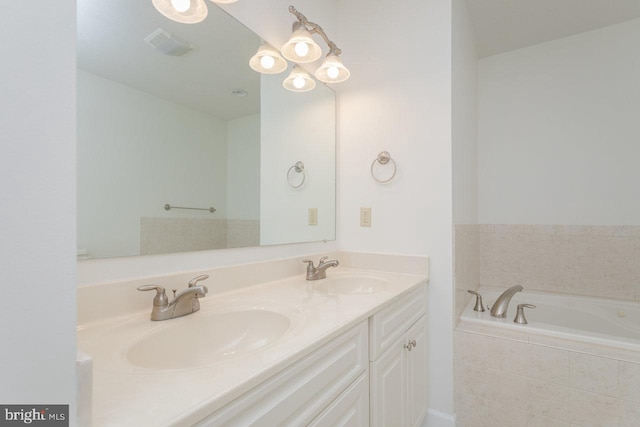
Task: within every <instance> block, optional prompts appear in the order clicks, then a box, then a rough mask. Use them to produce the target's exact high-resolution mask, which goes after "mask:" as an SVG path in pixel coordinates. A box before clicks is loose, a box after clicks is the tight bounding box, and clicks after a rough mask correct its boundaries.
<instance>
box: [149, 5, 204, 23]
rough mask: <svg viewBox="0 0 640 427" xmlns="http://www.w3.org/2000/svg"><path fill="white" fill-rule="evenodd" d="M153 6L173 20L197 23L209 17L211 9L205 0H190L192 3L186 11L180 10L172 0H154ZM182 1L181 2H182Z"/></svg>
mask: <svg viewBox="0 0 640 427" xmlns="http://www.w3.org/2000/svg"><path fill="white" fill-rule="evenodd" d="M152 2H153V6H155V8H156V9H158V12H160V13H161V14H163V15H164V16H166V17H167V18H169V19H171V20H172V21H176V22H180V23H182V24H196V23H198V22H202V21H203V20H204V18H206V17H207V13H209V10H208V9H207V5H206V4H205V3H204V0H189V2H190V5H189V8H188V9H187V10H185V11H184V12H180V11H178V9H176V8H175V7H174V5H173V2H172V1H171V0H152ZM180 3H181V2H180Z"/></svg>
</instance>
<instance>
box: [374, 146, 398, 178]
mask: <svg viewBox="0 0 640 427" xmlns="http://www.w3.org/2000/svg"><path fill="white" fill-rule="evenodd" d="M389 162H391V165H392V166H393V173H392V174H391V176H390V177H389V178H387V179H379V178H378V177H377V176H376V174H375V173H374V171H373V167H374V166H375V165H376V163H379V164H381V165H386V164H387V163H389ZM397 171H398V167H397V165H396V161H395V160H393V159H392V158H391V154H389V152H388V151H383V152H381V153H380V154H378V157H376V158H375V159H374V161H373V162H372V163H371V176H372V177H373V179H375V180H376V181H378V182H380V183H382V184H385V183H387V182H389V181H391V180H392V179H393V177H395V176H396V172H397Z"/></svg>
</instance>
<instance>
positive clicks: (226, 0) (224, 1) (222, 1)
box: [211, 0, 238, 4]
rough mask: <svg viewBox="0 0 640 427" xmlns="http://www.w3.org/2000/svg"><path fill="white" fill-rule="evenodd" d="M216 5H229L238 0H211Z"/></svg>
mask: <svg viewBox="0 0 640 427" xmlns="http://www.w3.org/2000/svg"><path fill="white" fill-rule="evenodd" d="M211 1H212V2H214V3H220V4H227V3H235V2H237V1H238V0H211Z"/></svg>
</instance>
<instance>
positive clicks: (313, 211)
mask: <svg viewBox="0 0 640 427" xmlns="http://www.w3.org/2000/svg"><path fill="white" fill-rule="evenodd" d="M309 225H318V208H309Z"/></svg>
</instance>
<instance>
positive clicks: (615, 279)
mask: <svg viewBox="0 0 640 427" xmlns="http://www.w3.org/2000/svg"><path fill="white" fill-rule="evenodd" d="M456 255H457V253H456ZM456 264H457V261H456ZM479 282H480V284H481V285H488V286H497V287H504V288H506V287H509V286H513V285H516V284H519V285H522V286H523V287H524V288H525V289H528V290H536V291H551V292H561V293H569V294H577V295H589V296H596V297H607V298H617V299H624V300H636V301H640V226H569V225H485V224H483V225H480V226H479ZM639 425H640V424H639Z"/></svg>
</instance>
